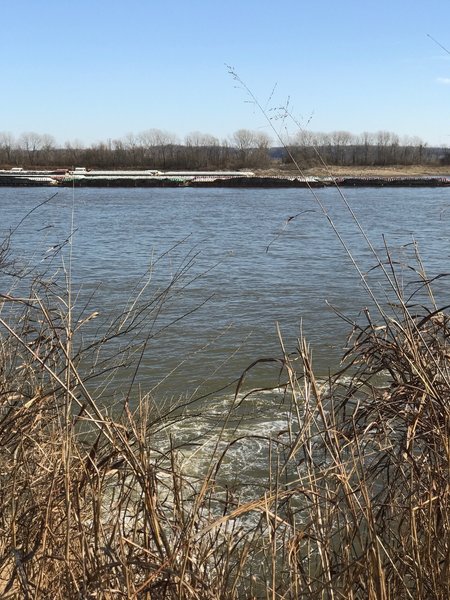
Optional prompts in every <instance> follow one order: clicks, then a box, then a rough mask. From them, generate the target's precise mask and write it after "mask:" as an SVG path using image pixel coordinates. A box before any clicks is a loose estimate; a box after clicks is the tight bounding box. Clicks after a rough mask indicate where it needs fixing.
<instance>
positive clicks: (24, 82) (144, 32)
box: [0, 0, 450, 145]
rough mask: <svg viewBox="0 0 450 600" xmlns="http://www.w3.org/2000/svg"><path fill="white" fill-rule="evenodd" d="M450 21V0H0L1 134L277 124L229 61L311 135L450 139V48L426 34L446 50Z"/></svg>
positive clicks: (83, 135)
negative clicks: (385, 133)
mask: <svg viewBox="0 0 450 600" xmlns="http://www.w3.org/2000/svg"><path fill="white" fill-rule="evenodd" d="M449 25H450V2H449V1H448V0H439V1H437V0H420V1H419V0H339V1H338V0H321V1H320V2H315V1H314V0H284V1H283V2H274V1H270V2H269V1H268V0H257V1H256V0H220V1H219V0H209V1H206V0H183V1H182V0H172V1H164V2H163V1H160V0H77V1H76V2H74V1H73V0H71V1H69V0H57V1H56V0H0V50H1V51H0V61H1V68H0V73H1V86H2V90H1V94H0V131H8V132H11V133H12V134H14V135H15V136H18V135H19V134H20V133H22V132H25V131H35V132H38V133H49V134H51V135H53V136H54V137H55V138H56V140H57V141H58V142H59V143H64V142H65V141H66V140H80V141H82V142H84V143H85V144H90V143H93V142H96V141H100V140H106V139H108V138H113V139H114V138H119V137H122V136H124V135H126V134H127V133H129V132H133V133H139V132H141V131H143V130H146V129H150V128H159V129H164V130H168V131H171V132H173V133H175V134H177V135H178V136H179V138H180V139H183V137H184V136H185V135H186V134H187V133H189V132H191V131H196V130H197V131H202V132H205V133H210V134H213V135H215V136H217V137H219V138H224V137H226V136H227V135H228V134H231V133H232V132H233V131H235V130H237V129H239V128H249V129H260V130H261V131H267V128H266V124H265V122H264V119H263V118H262V117H261V115H260V114H259V113H258V112H257V111H255V110H254V108H253V107H252V105H251V104H249V103H248V102H246V99H247V98H246V96H245V94H244V93H243V92H242V90H239V89H236V88H235V84H234V82H233V80H232V78H231V77H230V76H229V75H228V73H227V69H226V67H225V63H227V64H230V65H232V66H233V67H234V68H235V69H236V71H237V72H238V73H239V75H240V76H241V77H242V79H243V80H244V81H245V82H246V84H247V85H248V86H249V87H250V88H251V89H252V91H253V92H254V93H255V94H256V95H257V96H258V98H259V99H260V100H261V102H262V103H263V104H265V102H266V100H267V98H268V97H269V95H270V92H271V90H272V88H273V87H274V85H275V84H277V87H276V91H275V94H274V96H273V99H272V104H273V105H274V106H276V105H281V104H283V103H284V102H285V101H286V98H287V97H289V98H290V102H291V108H292V110H293V113H294V114H295V116H296V117H297V118H299V119H302V118H303V119H305V120H307V119H308V118H309V117H310V116H311V115H312V119H311V122H310V125H309V128H310V129H311V130H313V131H326V132H329V131H333V130H348V131H351V132H352V133H360V132H362V131H371V132H374V131H378V130H389V131H395V132H396V133H398V134H399V135H417V136H420V137H421V138H422V139H424V140H425V141H426V142H428V143H430V144H442V145H450V118H449V117H450V55H449V54H446V53H445V51H443V50H442V49H441V48H439V47H438V46H437V45H436V44H435V43H434V42H433V41H432V40H431V39H430V38H429V37H427V34H430V35H431V36H433V38H435V39H436V40H438V41H439V42H440V43H441V44H442V45H443V46H446V47H447V48H449V49H450V27H449ZM291 129H292V131H294V129H295V128H294V127H292V128H291Z"/></svg>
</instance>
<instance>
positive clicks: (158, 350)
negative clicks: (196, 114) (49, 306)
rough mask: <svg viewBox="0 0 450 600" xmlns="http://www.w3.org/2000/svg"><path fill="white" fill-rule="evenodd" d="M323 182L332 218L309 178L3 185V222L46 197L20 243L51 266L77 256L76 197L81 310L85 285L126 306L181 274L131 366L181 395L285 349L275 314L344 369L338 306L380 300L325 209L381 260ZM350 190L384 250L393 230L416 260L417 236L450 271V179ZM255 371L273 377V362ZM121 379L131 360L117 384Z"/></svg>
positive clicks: (16, 249)
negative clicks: (138, 185)
mask: <svg viewBox="0 0 450 600" xmlns="http://www.w3.org/2000/svg"><path fill="white" fill-rule="evenodd" d="M317 192H318V195H319V198H320V200H321V201H322V202H323V204H324V206H325V208H326V210H327V212H328V213H329V219H328V218H327V217H325V216H324V214H323V212H322V210H321V208H320V207H319V206H318V204H317V202H316V200H315V199H314V197H313V196H312V194H311V193H310V192H309V191H308V190H274V189H271V190H251V189H245V190H244V189H242V190H239V189H238V190H228V189H189V188H187V189H154V190H152V189H136V190H128V189H127V190H123V189H111V190H108V189H76V190H75V191H74V192H72V190H68V189H63V190H60V191H58V193H57V195H56V196H54V197H53V198H52V199H50V200H48V202H44V201H45V200H47V199H49V198H50V196H51V195H52V191H51V190H48V189H12V188H2V189H0V219H1V220H0V228H1V230H2V232H3V233H4V234H5V233H6V231H7V230H8V229H11V228H14V227H15V226H16V225H17V224H18V223H19V222H20V221H21V219H22V218H23V217H24V216H25V215H26V214H27V213H28V212H29V211H30V210H32V209H33V208H35V207H37V206H38V205H39V204H40V203H42V202H44V203H43V204H42V206H40V207H38V208H36V210H34V211H33V212H32V213H31V214H30V215H29V216H28V217H27V218H26V219H25V220H24V221H23V223H22V224H21V225H20V227H19V228H18V229H17V230H16V231H15V232H14V234H13V237H12V251H13V253H14V255H15V256H16V257H19V258H20V261H21V264H22V265H23V264H25V263H27V262H29V263H32V264H34V265H37V266H38V268H39V269H40V270H41V271H44V270H47V275H49V273H55V272H56V271H57V269H58V268H60V267H61V264H62V263H61V261H62V258H64V261H65V262H64V264H65V266H66V267H68V249H69V245H68V244H66V246H65V247H64V248H63V250H62V253H60V254H57V255H56V250H57V249H58V245H60V244H63V245H64V242H65V241H66V240H67V239H68V238H69V236H70V231H71V222H72V207H73V224H74V229H75V233H74V235H73V238H72V240H73V245H72V248H73V259H72V277H73V285H74V290H75V291H76V292H77V294H78V295H77V296H76V303H77V304H76V306H77V309H78V310H79V311H81V309H82V307H83V306H84V303H86V302H87V301H88V299H89V298H90V299H89V310H87V312H86V314H88V313H89V312H92V311H93V310H96V311H99V313H100V315H106V314H108V313H109V312H112V313H114V312H115V311H119V310H121V309H122V308H123V307H124V306H125V303H126V301H127V300H129V298H130V297H135V296H136V294H137V293H138V290H139V289H141V288H142V285H143V284H144V282H147V283H148V285H147V286H146V287H145V290H144V291H143V293H142V295H141V296H140V300H142V299H143V298H150V297H151V296H152V295H155V294H157V293H158V291H160V290H162V289H163V288H164V287H165V286H167V285H168V284H169V282H170V281H171V280H173V279H174V278H175V279H176V283H175V285H174V288H173V291H174V292H176V293H175V294H174V296H173V297H171V298H168V299H167V302H166V303H165V304H164V305H163V306H162V310H161V313H160V314H158V318H157V319H156V323H154V322H153V319H154V316H155V315H154V314H152V316H151V318H150V316H149V317H148V319H149V322H148V327H149V328H153V329H152V331H156V330H157V329H158V327H159V328H163V331H161V332H160V333H159V334H158V335H157V336H156V337H151V338H150V339H149V343H148V346H147V348H146V351H145V353H144V356H143V359H142V363H141V367H140V370H139V372H138V375H137V379H136V381H137V383H139V384H140V385H141V386H142V387H143V388H154V387H155V385H157V383H158V382H159V381H161V379H162V378H164V375H165V374H167V373H169V372H170V373H171V375H170V377H168V378H166V379H165V380H164V381H163V382H162V383H161V384H160V385H159V387H157V388H156V389H157V390H158V391H159V393H161V395H174V396H175V395H180V394H185V393H190V392H192V390H194V389H195V388H196V386H197V385H198V384H199V383H200V382H201V381H202V380H203V379H204V378H206V377H207V378H209V381H208V384H207V386H209V388H210V389H213V388H214V387H220V386H221V385H224V384H225V383H227V382H229V381H232V380H233V379H236V378H237V377H239V375H240V373H241V372H242V370H243V369H244V368H245V367H246V366H247V365H249V364H250V363H251V362H252V361H253V360H255V359H257V358H260V357H268V356H276V355H279V343H278V340H277V334H276V323H279V326H280V329H281V331H282V334H283V337H284V339H285V344H286V347H287V349H288V350H294V349H295V342H296V338H297V336H298V334H299V331H300V329H301V328H302V330H303V332H304V334H305V335H306V337H307V339H308V340H309V342H310V344H311V346H312V349H313V357H314V364H315V367H316V369H317V372H318V373H319V374H320V375H325V374H326V373H327V371H328V369H329V368H330V369H334V368H336V366H337V365H338V363H339V358H340V356H341V348H342V346H343V345H344V344H345V340H346V335H347V334H348V333H349V325H348V323H346V322H345V321H344V320H342V319H340V318H339V317H337V316H336V315H335V313H334V312H333V310H332V308H331V306H332V307H334V308H335V309H336V310H338V311H341V312H343V313H345V315H347V316H348V317H349V318H350V319H356V318H359V315H360V311H361V309H362V308H363V307H365V306H369V307H371V306H372V304H373V302H372V300H371V298H370V296H369V295H368V293H367V291H366V290H365V289H364V287H363V285H362V284H361V281H360V279H359V277H358V274H357V271H356V269H355V267H354V265H353V264H352V262H351V260H350V258H349V257H348V255H347V252H346V250H345V249H344V247H343V245H342V243H341V241H340V240H339V239H338V236H337V235H336V233H335V232H334V231H333V228H332V226H331V224H330V220H332V221H333V223H334V224H335V227H336V228H337V229H338V231H339V234H340V235H341V236H342V238H343V240H344V241H345V243H346V244H347V245H348V248H349V249H350V251H351V253H352V255H353V256H354V258H355V260H356V262H357V264H358V266H359V268H360V269H361V271H362V272H363V273H367V272H370V269H371V268H372V267H373V266H374V265H375V264H376V259H375V257H374V256H373V255H372V254H371V252H370V251H369V248H368V246H367V243H366V242H365V241H364V239H363V237H362V235H361V233H360V232H359V230H358V227H357V225H356V224H355V222H354V220H353V219H352V218H351V215H350V214H349V212H348V210H347V209H346V208H345V206H344V205H343V202H342V200H341V198H340V197H339V194H338V193H337V191H336V190H334V189H324V190H318V191H317ZM345 193H346V197H347V199H348V202H349V204H350V205H351V207H352V209H353V211H354V213H355V215H356V217H357V219H358V220H359V222H360V224H361V226H362V227H363V228H364V230H365V231H366V232H367V234H368V236H369V237H370V240H371V241H372V243H373V245H374V247H375V248H376V250H377V251H380V252H381V255H382V256H383V257H385V256H386V251H385V250H384V244H385V243H386V244H387V245H388V246H389V248H390V252H391V253H392V256H393V258H394V259H395V260H396V261H399V262H402V261H404V262H405V263H410V262H411V260H412V256H413V252H412V251H413V247H412V245H411V243H412V241H413V240H415V241H416V242H417V243H418V244H419V248H420V251H421V255H422V259H423V262H424V264H425V266H426V267H427V270H428V273H429V275H430V276H433V275H436V274H438V273H441V272H448V271H449V252H450V246H449V236H450V229H449V224H450V208H449V206H450V196H449V191H448V190H446V189H355V190H346V192H345ZM292 217H295V218H292ZM383 236H384V237H383ZM149 269H150V270H149ZM408 273H410V275H411V276H409V275H408ZM146 274H147V275H146ZM150 274H151V278H150ZM378 274H379V269H378V270H375V271H373V272H370V275H369V281H370V282H371V284H372V285H373V289H374V290H375V292H376V294H377V295H378V297H379V298H381V299H382V301H384V300H385V299H386V298H385V291H384V290H385V289H386V288H387V287H389V286H388V285H387V284H386V281H385V280H384V279H383V278H382V277H379V275H378ZM405 274H406V275H405V276H408V277H409V278H410V279H413V280H414V279H416V277H415V276H414V274H413V273H412V271H408V270H406V271H405ZM142 278H143V279H142ZM140 279H141V283H140V284H138V285H137V282H138V281H139V280H140ZM3 285H6V280H4V281H3ZM136 285H137V287H136ZM139 285H140V286H141V287H139ZM405 289H406V292H407V293H408V292H409V291H410V290H411V291H412V287H408V286H407V287H406V288H405ZM2 291H4V290H2ZM447 293H448V285H447V283H446V279H445V278H444V279H441V280H439V282H438V288H437V294H438V298H439V299H440V300H441V301H442V302H444V303H446V297H447ZM91 296H92V297H91ZM183 315H185V316H184V318H182V319H180V320H177V319H178V318H179V317H182V316H183ZM99 318H100V317H99ZM173 321H175V322H174V323H173V324H172V325H170V326H169V327H168V328H167V329H164V328H165V327H166V325H169V324H170V323H171V322H173ZM98 322H99V323H100V322H101V319H100V321H98ZM120 377H123V379H122V380H121V379H120ZM260 377H261V382H262V383H267V377H268V376H267V374H266V373H265V372H264V369H262V370H261V375H260ZM256 378H258V376H256ZM125 381H126V373H125V374H123V373H122V375H121V376H119V379H118V382H116V387H117V386H119V387H120V386H121V385H123V386H125ZM267 418H268V419H269V420H270V416H268V417H267Z"/></svg>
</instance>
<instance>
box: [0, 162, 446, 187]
mask: <svg viewBox="0 0 450 600" xmlns="http://www.w3.org/2000/svg"><path fill="white" fill-rule="evenodd" d="M336 185H338V186H339V187H448V186H450V169H449V168H445V167H434V168H427V169H424V168H423V167H418V166H416V167H386V168H380V167H352V168H349V167H335V168H333V169H331V168H330V169H327V168H325V167H323V168H317V167H316V168H312V169H307V170H305V171H302V172H299V171H297V170H294V169H287V168H286V169H269V170H265V171H263V170H260V171H256V172H253V171H211V172H207V171H206V172H205V171H165V172H164V171H150V170H147V171H131V170H127V171H123V170H122V171H119V170H117V171H106V170H95V171H94V170H92V171H90V170H86V169H81V168H77V169H75V170H73V171H71V170H62V169H57V170H54V171H44V170H26V171H25V170H23V169H12V170H8V171H6V170H4V171H0V187H37V186H39V187H50V186H51V187H98V188H109V187H111V188H153V187H157V188H160V187H172V188H173V187H195V188H200V187H206V188H211V187H215V188H218V187H220V188H222V187H223V188H319V187H320V188H321V187H333V186H336Z"/></svg>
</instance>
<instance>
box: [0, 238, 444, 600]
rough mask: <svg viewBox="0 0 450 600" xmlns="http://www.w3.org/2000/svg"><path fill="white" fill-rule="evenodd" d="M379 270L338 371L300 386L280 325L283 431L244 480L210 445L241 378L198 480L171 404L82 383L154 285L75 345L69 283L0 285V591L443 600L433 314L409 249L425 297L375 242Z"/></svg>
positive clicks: (310, 377) (440, 368) (110, 367)
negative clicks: (183, 456)
mask: <svg viewBox="0 0 450 600" xmlns="http://www.w3.org/2000/svg"><path fill="white" fill-rule="evenodd" d="M0 250H1V254H0V261H1V266H2V268H3V269H6V268H7V265H8V269H11V268H13V267H11V263H10V261H9V256H8V243H5V244H4V245H3V246H2V248H1V249H0ZM185 266H186V265H185ZM185 266H184V267H182V268H181V269H180V273H179V274H180V276H181V274H182V273H184V272H185ZM378 266H379V268H380V269H382V270H383V271H384V272H385V273H386V277H387V279H388V283H389V286H390V287H391V289H392V292H393V294H394V297H395V299H396V302H397V304H396V306H395V307H393V308H392V310H389V311H388V310H386V309H384V308H383V307H382V306H381V304H379V303H378V313H377V315H378V316H377V318H376V319H373V318H372V317H371V316H370V314H369V312H366V313H365V319H366V321H365V322H364V323H359V324H355V325H354V331H353V336H352V338H351V345H350V346H349V349H348V350H347V353H346V356H345V357H344V358H345V361H346V367H345V369H343V371H342V372H340V373H339V374H337V375H336V376H333V377H330V378H329V379H328V380H327V381H323V380H318V379H317V378H316V377H315V375H314V369H313V365H312V360H311V355H310V352H309V349H308V346H307V343H306V341H305V340H304V339H300V340H299V342H298V347H297V349H296V352H295V353H291V352H288V351H286V350H285V349H284V346H283V342H282V338H281V335H280V347H281V350H280V356H278V357H276V358H274V359H273V360H271V361H270V363H271V364H273V365H276V366H277V368H278V379H277V385H279V386H280V385H281V386H283V387H284V389H285V397H284V402H285V407H286V409H287V410H288V411H289V419H288V427H287V429H286V430H285V431H282V432H280V433H279V435H277V436H275V437H270V436H267V437H266V438H265V440H264V443H265V447H266V452H267V470H266V475H265V478H264V481H261V482H260V484H259V485H258V486H254V487H253V488H249V487H248V485H246V482H245V481H237V482H234V483H233V485H228V484H227V483H226V477H224V476H222V466H223V464H224V462H225V460H226V457H227V454H228V453H229V452H231V450H232V447H233V444H235V443H236V442H237V440H236V439H231V440H230V439H227V441H226V442H225V436H224V432H225V430H226V428H227V423H228V421H227V419H231V418H232V416H233V414H234V411H235V410H237V409H238V408H239V406H240V405H241V404H242V403H245V402H246V397H248V395H251V394H252V393H256V392H252V390H247V389H246V378H245V376H246V374H247V372H246V373H244V374H243V376H242V377H241V379H240V381H239V383H238V385H237V389H236V396H235V400H234V402H233V403H232V405H231V406H230V407H229V413H228V417H225V420H224V422H223V424H222V427H219V428H218V430H217V433H216V434H215V438H214V440H213V443H212V445H211V450H210V452H209V455H208V459H207V460H206V461H204V464H203V466H202V469H201V470H200V471H199V472H200V473H201V474H200V475H199V474H197V475H193V474H192V473H189V472H187V471H186V470H185V469H184V468H183V466H182V462H181V460H180V453H181V452H182V450H183V448H182V447H180V445H179V444H178V443H177V442H176V440H175V439H174V438H173V437H172V436H171V424H172V423H173V421H174V419H175V420H176V419H180V418H185V419H186V418H189V414H187V413H186V410H184V412H183V410H182V409H181V408H180V407H178V408H177V410H175V411H174V409H173V407H171V406H168V407H166V408H161V406H160V405H159V404H158V403H157V401H154V400H153V399H152V397H151V396H149V395H145V394H144V393H141V395H140V397H139V399H138V402H137V403H136V404H133V405H130V402H129V400H130V398H129V395H125V398H123V399H122V401H121V402H120V403H119V404H118V405H117V406H116V410H115V411H114V412H112V411H111V410H110V409H109V408H105V407H104V402H103V399H102V394H101V393H99V391H98V390H101V386H100V387H97V386H96V385H93V382H94V383H95V382H96V381H100V382H102V381H103V380H105V379H108V378H109V377H112V374H114V372H115V370H116V369H117V368H118V367H119V366H120V365H121V364H123V363H124V362H127V361H129V360H133V359H134V360H136V361H137V362H139V356H140V350H139V348H138V351H136V347H135V346H133V345H131V346H130V345H127V344H125V345H123V346H121V345H120V344H118V340H120V339H121V338H122V336H123V334H124V333H129V334H131V337H132V338H133V336H135V335H136V332H137V331H142V327H143V325H144V323H145V322H149V320H150V322H152V323H154V322H156V319H157V316H158V315H159V313H160V310H161V306H162V305H163V303H164V302H165V301H166V299H167V297H168V295H169V294H170V293H171V286H169V287H168V288H167V289H166V290H163V291H161V292H160V293H159V294H158V296H157V297H156V298H151V299H150V300H146V301H141V300H142V298H141V297H140V295H139V294H138V298H139V301H136V302H133V303H131V304H128V308H127V312H126V314H124V315H122V316H120V317H116V318H115V320H114V321H113V322H112V324H110V327H109V329H108V331H107V333H106V334H105V333H102V335H101V336H100V337H99V338H95V339H93V338H92V336H88V337H86V338H83V331H84V328H86V327H87V326H88V324H89V323H90V322H91V321H92V319H93V318H94V317H95V314H93V313H89V312H85V313H83V314H80V315H75V313H74V311H73V307H72V302H71V300H70V288H69V286H68V285H66V286H65V287H64V286H63V287H59V286H58V285H56V283H55V282H54V281H52V282H50V283H49V282H48V281H44V280H42V278H37V279H35V280H33V282H32V285H31V287H30V289H29V291H28V294H27V296H26V297H24V296H21V297H18V295H17V294H14V290H7V291H6V290H2V292H4V293H2V296H1V306H0V353H1V354H0V356H1V359H0V595H1V597H2V598H25V599H32V598H34V599H36V600H39V599H41V598H61V599H62V598H65V599H67V598H70V599H71V598H104V599H113V598H136V599H138V598H139V599H140V598H148V599H154V600H158V599H163V598H168V599H179V600H181V599H186V600H187V599H189V600H190V599H198V600H203V599H205V600H207V599H216V600H219V599H220V600H222V599H230V600H232V599H233V600H234V599H244V598H247V599H249V600H250V599H256V598H261V599H263V598H265V599H269V598H272V599H275V598H276V599H296V598H305V599H311V600H312V599H314V600H315V599H317V598H323V599H328V598H330V599H344V598H345V599H362V598H368V599H373V600H375V599H377V600H379V599H386V600H387V599H391V598H395V599H396V600H399V599H407V598H413V599H420V600H422V599H423V600H429V599H442V600H444V599H445V600H446V599H447V598H448V597H449V582H450V554H449V552H450V535H449V534H450V514H449V492H450V490H449V466H450V441H449V440H450V436H449V434H450V419H449V417H450V372H449V364H450V363H449V356H450V337H449V335H450V322H449V316H448V315H447V312H446V309H447V307H443V308H439V307H438V306H437V305H436V304H435V303H434V297H433V295H432V290H431V285H430V282H429V281H428V280H427V279H426V276H425V274H424V272H423V269H422V266H421V265H420V261H419V267H418V271H417V273H418V277H419V284H418V287H420V288H425V289H428V292H429V299H430V302H429V305H425V304H423V305H418V304H415V305H412V302H410V301H409V299H408V298H405V297H404V295H403V288H402V286H401V285H400V283H399V277H398V275H399V274H398V271H397V270H396V267H395V265H394V262H393V261H392V260H391V259H390V256H389V254H388V257H387V261H385V262H381V261H380V262H379V265H378ZM175 279H176V277H175ZM172 285H173V283H172ZM144 316H145V318H144ZM149 317H150V319H149ZM148 335H152V334H151V333H150V334H148ZM145 339H148V337H147V338H145V336H144V340H145ZM108 344H113V346H114V348H115V356H113V358H111V357H109V358H104V356H107V353H106V354H105V355H104V353H103V351H104V349H105V348H106V347H108ZM144 344H145V342H144ZM267 362H269V361H267V359H265V360H264V363H267ZM256 364H259V363H258V361H256V363H255V365H256ZM249 370H251V368H249ZM130 386H131V382H130ZM177 411H178V412H177ZM161 431H166V432H167V435H166V440H167V442H166V443H162V441H161V435H160V433H161ZM205 442H206V440H205ZM261 489H262V490H263V491H262V492H261Z"/></svg>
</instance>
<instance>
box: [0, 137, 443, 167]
mask: <svg viewBox="0 0 450 600" xmlns="http://www.w3.org/2000/svg"><path fill="white" fill-rule="evenodd" d="M271 143H272V140H271V138H270V137H269V136H268V135H267V134H266V133H264V132H261V131H253V130H249V129H239V130H237V131H235V132H234V133H233V134H232V135H230V136H229V137H228V138H226V139H222V140H220V139H219V138H217V137H215V136H213V135H211V134H208V133H201V132H198V131H195V132H192V133H190V134H188V135H187V136H186V137H185V138H184V140H182V141H181V140H180V139H178V137H177V136H176V135H175V134H173V133H171V132H168V131H164V130H161V129H148V130H145V131H142V132H141V133H138V134H133V133H129V134H127V135H125V136H124V137H122V138H119V139H108V140H106V141H101V142H97V143H94V144H91V145H89V146H85V145H84V144H83V143H81V142H79V141H71V142H69V141H68V142H66V143H65V144H64V146H63V147H61V146H58V145H57V143H56V140H55V138H54V137H53V136H52V135H49V134H39V133H36V132H26V133H23V134H22V135H20V136H19V137H17V138H15V137H14V136H13V135H12V134H11V133H8V132H0V166H1V167H3V168H8V167H15V166H22V167H28V168H33V167H34V168H37V167H52V168H56V167H72V166H77V165H78V166H79V165H81V166H85V167H88V168H95V167H97V168H110V169H118V168H147V169H148V168H156V169H163V170H164V169H190V170H195V169H224V168H225V169H228V168H254V169H255V168H256V169H257V168H261V169H264V168H269V167H273V166H278V165H280V163H283V164H288V163H289V162H291V161H292V158H291V157H292V156H293V157H294V158H295V160H296V161H297V162H298V163H299V164H300V165H301V166H303V167H310V166H315V165H317V164H319V163H320V161H321V160H323V161H325V162H326V163H327V164H329V165H361V166H363V165H367V166H372V165H378V166H387V165H394V164H397V165H412V164H448V163H450V150H448V149H446V148H445V149H437V148H430V147H428V146H427V144H425V143H424V142H423V141H422V140H421V139H420V138H418V137H403V138H400V137H399V136H398V135H397V134H395V133H393V132H389V131H378V132H376V133H370V132H364V133H361V134H359V135H354V134H352V133H350V132H348V131H334V132H331V133H317V132H316V133H315V132H310V131H299V132H298V133H297V134H295V135H294V136H291V137H290V138H289V139H287V140H286V141H285V142H284V145H283V146H281V147H278V148H276V147H273V145H271ZM290 155H291V156H290Z"/></svg>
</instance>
